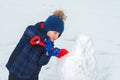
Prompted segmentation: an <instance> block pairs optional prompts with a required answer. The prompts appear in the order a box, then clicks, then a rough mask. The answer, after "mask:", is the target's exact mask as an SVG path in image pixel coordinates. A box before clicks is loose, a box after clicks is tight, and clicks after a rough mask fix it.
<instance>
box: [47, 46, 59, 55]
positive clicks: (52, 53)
mask: <svg viewBox="0 0 120 80" xmlns="http://www.w3.org/2000/svg"><path fill="white" fill-rule="evenodd" d="M59 53H60V49H59V48H54V50H53V51H48V55H49V56H57V55H58V54H59Z"/></svg>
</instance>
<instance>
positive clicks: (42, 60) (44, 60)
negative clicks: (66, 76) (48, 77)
mask: <svg viewBox="0 0 120 80" xmlns="http://www.w3.org/2000/svg"><path fill="white" fill-rule="evenodd" d="M50 58H51V56H48V55H46V53H43V55H41V56H40V58H39V66H40V67H42V66H44V65H46V64H47V63H48V62H49V60H50Z"/></svg>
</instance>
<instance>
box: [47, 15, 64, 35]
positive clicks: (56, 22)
mask: <svg viewBox="0 0 120 80" xmlns="http://www.w3.org/2000/svg"><path fill="white" fill-rule="evenodd" d="M45 30H46V32H48V31H50V30H51V31H57V32H59V33H60V35H61V34H62V32H63V31H64V22H63V20H62V19H61V18H59V17H58V16H55V15H51V16H49V17H48V18H47V20H46V21H45Z"/></svg>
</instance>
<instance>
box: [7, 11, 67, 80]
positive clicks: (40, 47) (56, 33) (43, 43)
mask: <svg viewBox="0 0 120 80" xmlns="http://www.w3.org/2000/svg"><path fill="white" fill-rule="evenodd" d="M63 20H65V15H64V12H63V11H62V10H56V11H55V12H54V13H53V15H51V16H49V17H48V18H47V20H46V21H45V22H39V23H37V24H36V25H31V26H28V27H27V28H26V30H25V32H24V34H23V36H22V38H21V39H20V41H19V43H18V45H17V46H16V48H15V49H14V51H13V52H12V55H11V56H10V59H9V61H8V63H7V64H6V67H7V69H8V70H9V80H38V75H39V72H40V70H41V67H42V66H44V65H46V64H47V63H48V62H49V60H50V58H51V56H56V57H58V58H61V57H62V56H64V55H65V54H67V53H68V51H67V50H66V49H59V48H54V41H55V40H56V39H58V38H59V37H60V36H61V34H62V33H63V31H64V22H63Z"/></svg>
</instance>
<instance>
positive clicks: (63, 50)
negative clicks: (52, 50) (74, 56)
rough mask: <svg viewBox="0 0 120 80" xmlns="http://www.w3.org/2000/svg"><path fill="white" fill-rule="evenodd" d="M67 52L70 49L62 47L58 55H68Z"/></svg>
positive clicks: (59, 56)
mask: <svg viewBox="0 0 120 80" xmlns="http://www.w3.org/2000/svg"><path fill="white" fill-rule="evenodd" d="M67 53H69V51H68V50H66V49H60V53H59V54H58V55H57V56H56V57H58V58H61V57H63V56H64V55H66V54H67Z"/></svg>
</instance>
